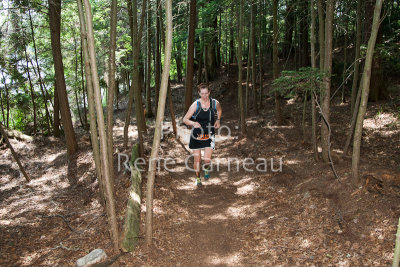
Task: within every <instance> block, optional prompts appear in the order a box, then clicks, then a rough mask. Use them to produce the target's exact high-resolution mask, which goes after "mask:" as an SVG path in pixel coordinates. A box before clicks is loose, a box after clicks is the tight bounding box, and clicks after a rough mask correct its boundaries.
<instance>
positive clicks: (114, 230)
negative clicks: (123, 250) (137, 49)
mask: <svg viewBox="0 0 400 267" xmlns="http://www.w3.org/2000/svg"><path fill="white" fill-rule="evenodd" d="M84 7H85V19H86V24H87V43H88V52H89V53H88V54H89V60H90V70H91V77H92V84H93V89H94V99H95V102H96V115H97V126H98V133H99V141H100V154H101V171H102V178H103V181H104V189H105V195H106V197H105V198H106V210H107V217H108V221H109V225H110V232H111V237H112V241H113V245H114V251H115V252H117V251H118V247H119V243H118V241H119V236H118V224H117V218H116V213H115V200H114V192H113V191H114V190H113V187H112V185H113V182H112V180H113V177H111V176H110V170H109V166H110V162H109V156H108V155H109V154H108V151H107V150H108V146H107V138H106V129H105V123H104V114H103V106H102V103H101V93H100V84H99V77H98V74H97V63H96V53H95V46H94V34H93V18H92V10H91V5H90V3H89V0H84Z"/></svg>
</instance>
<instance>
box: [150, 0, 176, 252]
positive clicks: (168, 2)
mask: <svg viewBox="0 0 400 267" xmlns="http://www.w3.org/2000/svg"><path fill="white" fill-rule="evenodd" d="M165 13H166V23H167V26H166V33H165V35H166V37H165V39H166V42H165V59H164V69H163V73H162V80H161V88H160V96H159V97H160V98H159V99H160V100H159V102H158V109H157V117H156V124H155V131H154V138H153V146H152V149H151V156H150V162H149V173H148V176H147V191H146V244H147V245H150V244H152V236H153V193H154V178H155V172H156V162H157V160H156V158H157V157H158V151H159V149H160V140H161V131H162V121H163V119H164V111H165V99H166V97H167V88H168V80H169V70H170V64H171V50H172V0H165Z"/></svg>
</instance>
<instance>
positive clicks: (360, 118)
mask: <svg viewBox="0 0 400 267" xmlns="http://www.w3.org/2000/svg"><path fill="white" fill-rule="evenodd" d="M382 2H383V0H376V4H375V9H374V15H373V22H372V28H371V36H370V38H369V41H368V47H367V55H366V59H365V65H364V73H363V76H362V80H361V90H362V93H361V103H360V107H359V111H358V115H357V122H356V128H355V131H354V141H353V156H352V163H351V171H352V178H353V182H354V183H356V184H357V183H358V182H359V173H358V169H359V164H360V147H361V135H362V128H363V123H364V116H365V112H366V110H367V103H368V94H369V89H370V82H371V69H372V59H373V55H374V49H375V43H376V37H377V35H378V30H379V24H380V21H379V19H380V15H381V9H382Z"/></svg>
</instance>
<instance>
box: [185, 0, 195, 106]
mask: <svg viewBox="0 0 400 267" xmlns="http://www.w3.org/2000/svg"><path fill="white" fill-rule="evenodd" d="M196 2H197V1H196V0H190V18H189V29H188V35H189V36H188V42H187V63H186V78H185V88H186V89H185V108H184V112H187V111H188V109H189V107H190V105H191V104H192V98H193V75H194V69H193V65H194V49H195V48H194V40H195V30H196V14H197V11H196Z"/></svg>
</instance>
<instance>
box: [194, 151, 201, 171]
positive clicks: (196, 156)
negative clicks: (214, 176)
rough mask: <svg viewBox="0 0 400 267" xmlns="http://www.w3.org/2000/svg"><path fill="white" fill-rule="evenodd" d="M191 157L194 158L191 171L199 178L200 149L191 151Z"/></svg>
mask: <svg viewBox="0 0 400 267" xmlns="http://www.w3.org/2000/svg"><path fill="white" fill-rule="evenodd" d="M193 156H194V166H193V169H195V170H196V177H199V176H200V162H201V149H196V150H193Z"/></svg>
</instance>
